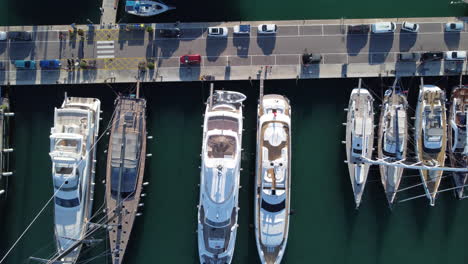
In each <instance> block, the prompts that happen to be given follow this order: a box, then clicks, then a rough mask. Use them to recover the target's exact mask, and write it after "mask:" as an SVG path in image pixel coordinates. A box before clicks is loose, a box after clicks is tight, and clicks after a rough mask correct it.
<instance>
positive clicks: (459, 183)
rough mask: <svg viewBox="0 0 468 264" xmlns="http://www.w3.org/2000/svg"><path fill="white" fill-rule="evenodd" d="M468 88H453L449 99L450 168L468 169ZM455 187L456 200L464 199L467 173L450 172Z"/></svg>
mask: <svg viewBox="0 0 468 264" xmlns="http://www.w3.org/2000/svg"><path fill="white" fill-rule="evenodd" d="M467 117H468V86H459V87H456V88H454V90H453V91H452V96H451V99H450V111H449V124H450V125H449V131H448V132H449V133H448V139H449V149H448V152H449V158H450V163H451V165H452V167H458V168H467V167H468V162H467V161H468V140H467V136H468V134H467V133H466V127H467V122H468V118H467ZM452 176H453V181H454V183H455V186H456V187H459V188H457V189H456V190H455V193H456V195H457V197H458V198H460V199H462V198H464V197H465V189H466V188H465V187H466V186H465V185H466V184H467V178H468V173H465V172H452Z"/></svg>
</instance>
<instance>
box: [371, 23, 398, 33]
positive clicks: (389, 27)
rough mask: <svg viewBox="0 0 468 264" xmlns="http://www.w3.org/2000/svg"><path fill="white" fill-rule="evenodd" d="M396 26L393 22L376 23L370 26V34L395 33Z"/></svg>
mask: <svg viewBox="0 0 468 264" xmlns="http://www.w3.org/2000/svg"><path fill="white" fill-rule="evenodd" d="M395 29H396V25H395V23H393V22H378V23H374V24H372V33H391V32H395Z"/></svg>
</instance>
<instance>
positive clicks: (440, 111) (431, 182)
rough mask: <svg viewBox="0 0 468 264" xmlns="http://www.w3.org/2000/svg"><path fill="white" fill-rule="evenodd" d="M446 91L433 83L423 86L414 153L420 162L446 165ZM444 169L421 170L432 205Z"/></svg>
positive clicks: (429, 164) (417, 117)
mask: <svg viewBox="0 0 468 264" xmlns="http://www.w3.org/2000/svg"><path fill="white" fill-rule="evenodd" d="M445 111H446V110H445V92H444V91H443V90H441V89H440V88H439V87H437V86H434V85H421V88H420V91H419V97H418V104H417V107H416V113H415V118H416V121H415V125H414V127H415V134H414V137H415V138H414V139H415V142H416V143H415V152H416V157H417V160H418V161H419V162H420V163H421V165H425V166H431V167H443V166H444V164H445V151H446V146H447V120H446V113H445ZM442 173H443V171H441V170H432V169H426V170H424V169H420V170H419V174H420V175H421V179H422V182H423V186H424V191H425V193H426V196H427V198H428V199H429V203H430V205H431V206H434V205H435V199H436V196H437V190H438V189H439V185H440V181H441V179H442Z"/></svg>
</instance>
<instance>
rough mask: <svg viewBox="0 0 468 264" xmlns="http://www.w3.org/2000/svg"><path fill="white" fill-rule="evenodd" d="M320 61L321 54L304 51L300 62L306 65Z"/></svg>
mask: <svg viewBox="0 0 468 264" xmlns="http://www.w3.org/2000/svg"><path fill="white" fill-rule="evenodd" d="M321 61H322V55H320V54H318V53H304V54H302V64H303V65H304V66H307V65H309V64H316V63H320V62H321Z"/></svg>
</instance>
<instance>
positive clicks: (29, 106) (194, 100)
mask: <svg viewBox="0 0 468 264" xmlns="http://www.w3.org/2000/svg"><path fill="white" fill-rule="evenodd" d="M391 82H392V80H382V83H383V85H384V86H385V85H389V84H391ZM426 82H427V83H436V84H438V85H439V86H440V87H443V88H449V87H452V85H454V84H456V82H455V80H447V79H445V78H443V79H440V78H437V79H429V78H427V79H426ZM364 83H365V84H366V86H367V87H370V88H372V89H374V91H375V93H376V94H380V93H381V89H380V87H381V85H382V83H381V80H379V79H367V80H365V81H364ZM356 84H357V80H355V79H348V80H307V81H299V82H298V83H296V82H295V81H275V82H269V81H267V82H266V92H267V93H281V94H285V95H286V96H288V97H289V98H290V100H291V104H292V110H293V121H292V122H293V124H292V127H293V135H292V139H293V146H292V147H293V168H292V169H293V175H292V177H293V178H292V207H293V209H294V210H295V214H294V215H293V216H292V220H291V226H290V236H289V241H288V249H287V253H286V255H285V258H284V261H283V263H312V262H314V263H315V262H316V263H357V262H359V263H363V264H372V263H440V262H443V263H446V262H453V263H460V262H463V261H466V259H467V258H468V252H467V251H466V250H465V243H464V242H465V238H466V234H467V233H468V230H467V229H468V227H467V225H466V221H467V220H468V204H467V203H466V202H464V201H457V200H455V198H454V197H453V195H452V193H451V192H448V193H444V194H442V195H440V197H439V199H438V201H437V206H436V207H435V208H430V207H429V206H428V202H427V200H426V199H425V198H422V199H418V200H414V201H412V202H407V203H401V204H398V205H397V207H396V208H395V209H394V211H393V213H390V211H389V210H388V209H387V205H386V200H385V197H384V195H383V188H382V187H381V185H380V181H378V174H377V169H374V170H373V171H372V172H371V175H370V176H369V181H368V184H367V187H366V189H367V190H366V192H365V195H364V199H363V204H362V206H361V209H360V210H359V211H355V210H354V201H353V197H352V192H351V185H350V183H349V176H348V173H347V168H346V166H345V164H344V163H343V160H344V159H345V155H344V147H343V145H342V144H341V143H340V141H341V140H342V138H344V128H343V126H342V125H341V123H342V122H343V121H344V119H345V113H344V112H343V108H345V107H346V105H347V101H348V96H349V93H350V91H351V88H352V87H354V86H355V85H356ZM253 85H254V86H253V87H252V86H251V85H250V83H249V82H220V83H217V84H216V86H217V87H218V88H222V87H224V88H225V89H232V90H237V91H241V92H243V93H245V94H246V95H247V96H248V99H247V101H246V102H245V108H244V115H245V120H244V126H245V132H244V134H243V148H244V152H243V155H242V156H243V158H242V167H243V168H244V170H243V172H242V174H241V185H242V189H241V191H240V207H241V210H240V218H239V224H240V227H239V231H238V238H237V244H236V252H235V258H234V261H233V263H239V264H240V263H259V262H258V260H257V251H256V247H255V240H254V234H253V232H252V223H253V214H252V210H253V200H252V198H253V196H252V194H253V188H252V186H253V180H254V176H253V166H254V151H255V127H256V116H255V110H256V104H257V98H258V94H257V93H258V89H257V88H256V87H257V86H258V83H256V82H254V83H253ZM404 85H405V87H410V86H411V87H413V89H412V90H411V91H410V94H409V100H410V102H411V103H413V105H414V103H415V100H416V96H417V93H416V89H414V87H416V85H417V80H416V79H406V80H405V81H404ZM126 87H127V86H124V85H121V86H115V87H114V88H116V89H117V90H125V89H126ZM64 91H68V94H69V95H70V96H89V97H97V98H100V99H101V101H102V109H103V110H104V111H105V112H104V115H103V118H104V120H103V121H102V122H103V123H102V127H104V125H106V124H107V122H108V121H109V117H110V114H111V112H112V109H113V100H114V98H115V95H114V92H112V90H111V89H110V88H108V87H105V86H101V87H98V86H81V87H71V86H70V87H66V88H65V89H64V88H63V87H58V86H49V87H45V86H42V87H39V86H36V87H14V88H13V89H12V90H11V100H12V102H14V104H13V106H14V111H15V113H16V116H15V118H14V127H13V141H14V146H15V149H16V151H15V154H14V161H13V167H14V168H15V170H16V174H15V176H14V177H13V178H11V179H10V181H9V186H8V189H9V192H8V196H7V199H5V197H3V199H2V204H1V210H2V214H1V215H2V217H1V222H0V234H2V239H1V242H0V250H1V251H0V254H2V255H3V252H5V250H6V249H7V248H8V247H9V246H10V245H11V244H12V243H13V241H14V240H15V239H16V238H17V237H18V236H19V234H20V233H21V232H22V230H23V229H24V228H25V226H26V225H27V224H28V223H29V222H30V221H31V219H32V218H33V217H34V215H35V214H36V213H37V212H38V211H39V210H40V208H41V207H42V205H43V204H44V203H45V201H47V199H48V198H49V197H50V196H51V195H52V182H51V176H50V170H51V166H50V161H49V157H48V151H49V139H48V136H49V132H50V127H51V126H52V122H53V114H52V113H53V108H54V106H59V105H60V104H61V102H62V99H63V93H64ZM142 91H143V94H144V96H145V97H146V98H147V99H148V105H149V108H148V125H149V127H148V129H149V134H150V135H153V136H154V139H153V140H152V141H149V152H151V153H152V154H153V157H151V160H150V162H149V163H148V166H147V168H146V174H145V179H146V181H149V182H150V185H149V186H148V187H147V188H146V190H145V192H146V193H147V196H146V197H145V198H143V202H144V203H145V207H144V209H143V210H142V212H143V216H142V217H140V218H138V220H137V227H136V228H135V229H134V233H133V234H132V241H131V243H130V246H129V249H128V252H129V254H128V256H127V257H128V258H127V259H126V263H194V264H195V263H198V252H197V243H196V235H197V234H196V232H195V230H196V205H197V202H198V185H197V184H198V182H199V169H198V166H199V165H200V157H199V153H200V149H201V133H202V130H201V127H200V125H201V124H202V113H203V111H204V101H205V99H206V97H207V96H208V86H207V85H203V84H201V83H191V84H182V83H166V84H145V85H144V86H143V90H142ZM376 104H378V103H376ZM106 141H107V138H106V137H104V139H103V141H101V142H100V144H99V146H98V153H100V154H99V159H98V170H97V179H99V180H98V181H100V180H102V179H103V178H104V177H105V154H104V153H103V150H104V149H105V148H106V147H107V142H106ZM407 174H408V175H407V176H408V177H407V178H405V179H404V182H403V186H410V185H414V184H417V183H419V178H418V177H411V176H412V175H416V173H415V172H408V173H407ZM444 183H445V184H444V185H445V186H444V187H443V188H445V187H449V186H451V183H450V181H449V179H444ZM422 192H423V190H422V188H420V187H418V188H414V189H413V190H412V191H405V192H404V193H401V194H400V195H399V197H400V198H403V197H409V196H412V195H417V194H421V193H422ZM102 197H103V185H102V184H97V194H96V201H95V209H96V210H97V208H99V206H100V205H102V200H103V199H102ZM52 222H53V218H52V209H51V207H48V208H47V209H46V211H45V213H44V214H43V215H42V216H41V217H40V218H39V219H38V220H37V222H36V223H35V224H34V225H33V226H32V228H31V229H30V231H29V232H28V233H27V234H26V236H25V237H24V239H23V240H22V241H21V242H20V243H19V244H18V246H17V248H16V249H15V250H14V251H13V252H12V254H11V256H10V257H9V258H8V260H7V262H5V263H8V264H17V263H28V262H27V258H28V257H29V256H31V255H34V256H39V257H46V256H48V255H49V254H51V253H52V252H53V246H54V243H53V231H52V230H53V226H52ZM96 238H105V234H104V233H103V232H102V233H100V234H98V235H97V236H96ZM105 249H106V245H105V243H102V244H100V245H98V246H96V247H94V248H92V249H85V250H84V252H85V254H84V257H83V262H81V263H86V262H84V260H87V259H89V258H91V257H95V256H98V255H99V254H100V253H102V252H103V251H105ZM89 263H92V264H98V263H101V264H104V263H108V262H106V258H105V257H101V258H98V259H95V260H94V261H91V262H89Z"/></svg>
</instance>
